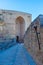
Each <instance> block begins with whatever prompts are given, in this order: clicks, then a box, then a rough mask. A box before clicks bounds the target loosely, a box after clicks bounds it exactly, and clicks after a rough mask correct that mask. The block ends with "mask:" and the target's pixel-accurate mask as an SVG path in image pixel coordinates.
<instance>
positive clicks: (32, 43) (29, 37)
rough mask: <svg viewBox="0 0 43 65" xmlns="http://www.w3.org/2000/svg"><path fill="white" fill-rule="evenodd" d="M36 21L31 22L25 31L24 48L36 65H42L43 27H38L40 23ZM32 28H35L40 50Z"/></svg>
mask: <svg viewBox="0 0 43 65" xmlns="http://www.w3.org/2000/svg"><path fill="white" fill-rule="evenodd" d="M38 20H39V19H38ZM38 20H36V21H35V22H32V23H31V25H30V26H29V28H28V29H27V31H26V33H25V36H24V46H25V47H26V48H27V50H28V52H29V53H30V54H31V56H32V57H33V59H34V60H35V62H36V63H37V65H43V27H41V26H40V21H38ZM34 26H37V33H38V37H39V42H40V47H41V49H40V50H39V45H38V39H37V35H36V32H35V29H34Z"/></svg>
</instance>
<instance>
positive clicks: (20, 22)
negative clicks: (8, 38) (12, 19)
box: [16, 16, 25, 41]
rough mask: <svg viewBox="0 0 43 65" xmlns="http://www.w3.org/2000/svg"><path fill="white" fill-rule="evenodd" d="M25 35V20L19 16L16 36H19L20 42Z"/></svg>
mask: <svg viewBox="0 0 43 65" xmlns="http://www.w3.org/2000/svg"><path fill="white" fill-rule="evenodd" d="M24 33H25V20H24V19H23V17H21V16H19V17H17V18H16V36H19V41H23V36H24Z"/></svg>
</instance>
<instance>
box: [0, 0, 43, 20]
mask: <svg viewBox="0 0 43 65" xmlns="http://www.w3.org/2000/svg"><path fill="white" fill-rule="evenodd" d="M0 9H7V10H16V11H22V12H26V13H31V14H32V20H34V19H35V18H36V17H37V16H38V15H39V14H43V0H0Z"/></svg>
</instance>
